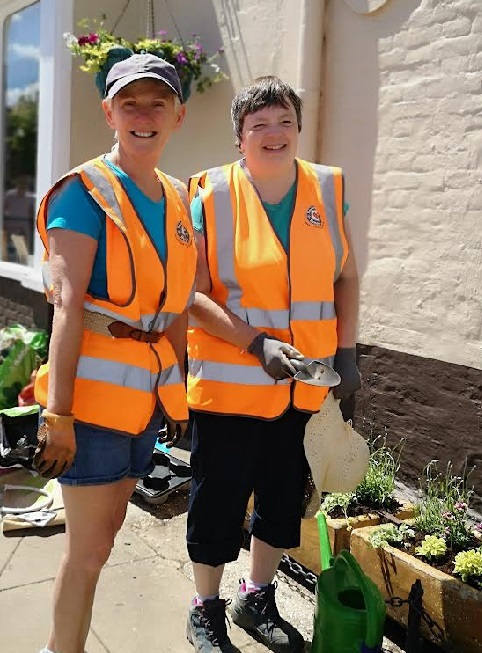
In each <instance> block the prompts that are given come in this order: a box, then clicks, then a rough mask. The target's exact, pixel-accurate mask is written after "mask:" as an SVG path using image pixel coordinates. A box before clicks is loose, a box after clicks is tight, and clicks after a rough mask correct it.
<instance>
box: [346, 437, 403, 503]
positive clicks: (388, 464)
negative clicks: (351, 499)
mask: <svg viewBox="0 0 482 653" xmlns="http://www.w3.org/2000/svg"><path fill="white" fill-rule="evenodd" d="M380 440H381V442H380ZM402 444H403V441H401V442H400V443H399V444H398V445H396V446H395V447H389V446H388V445H387V440H386V436H384V437H383V438H381V437H378V438H375V440H373V441H372V442H371V443H370V462H369V465H368V470H367V473H366V475H365V478H364V479H363V481H362V482H361V483H360V485H359V486H358V487H357V488H356V490H355V495H356V501H357V503H359V504H362V505H365V506H370V507H372V508H390V507H391V506H390V504H391V503H392V502H393V496H394V492H395V476H396V473H397V471H398V469H399V466H400V465H399V461H400V453H401V448H402Z"/></svg>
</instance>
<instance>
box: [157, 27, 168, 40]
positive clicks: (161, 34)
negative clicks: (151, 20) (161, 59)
mask: <svg viewBox="0 0 482 653" xmlns="http://www.w3.org/2000/svg"><path fill="white" fill-rule="evenodd" d="M157 35H158V36H160V37H161V38H162V39H163V38H164V37H165V36H167V30H165V29H161V30H159V31H158V32H157Z"/></svg>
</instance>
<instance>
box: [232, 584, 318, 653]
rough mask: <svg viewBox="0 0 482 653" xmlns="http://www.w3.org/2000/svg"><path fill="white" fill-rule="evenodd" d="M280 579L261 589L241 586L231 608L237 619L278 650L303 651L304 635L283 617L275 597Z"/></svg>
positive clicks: (234, 620) (263, 642) (264, 642)
mask: <svg viewBox="0 0 482 653" xmlns="http://www.w3.org/2000/svg"><path fill="white" fill-rule="evenodd" d="M275 589H276V583H272V584H271V585H268V587H266V588H264V589H262V590H259V591H257V592H244V591H242V589H240V590H239V592H238V595H237V597H236V598H235V600H234V602H233V606H232V608H231V616H232V618H233V622H234V623H235V624H236V625H237V626H239V627H240V628H243V629H244V630H246V632H248V633H249V634H250V635H252V637H254V639H256V640H257V641H259V642H261V643H262V644H264V645H265V646H266V647H267V648H269V649H270V650H271V651H274V653H301V652H302V651H303V649H304V646H305V642H304V639H303V637H302V635H301V633H299V632H298V631H297V630H296V628H295V627H294V626H292V625H291V624H290V623H288V622H287V621H285V620H284V619H282V617H281V616H280V614H279V612H278V608H277V607H276V601H275V596H274V593H275Z"/></svg>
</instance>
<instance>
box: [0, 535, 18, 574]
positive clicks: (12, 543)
mask: <svg viewBox="0 0 482 653" xmlns="http://www.w3.org/2000/svg"><path fill="white" fill-rule="evenodd" d="M20 540H21V538H16V539H9V538H7V537H3V536H2V533H1V530H0V575H1V574H2V571H3V569H5V567H6V566H7V564H8V562H9V561H10V559H11V557H12V556H13V554H14V553H15V551H16V549H17V548H18V546H19V545H20Z"/></svg>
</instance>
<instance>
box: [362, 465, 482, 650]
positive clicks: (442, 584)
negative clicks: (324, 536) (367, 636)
mask: <svg viewBox="0 0 482 653" xmlns="http://www.w3.org/2000/svg"><path fill="white" fill-rule="evenodd" d="M451 472H452V469H451V466H450V465H449V466H448V467H447V469H446V471H445V473H444V474H439V473H438V472H437V471H436V464H435V462H432V463H430V464H429V465H428V467H427V468H426V470H425V474H424V479H423V483H422V496H421V499H420V501H419V503H418V504H417V505H416V506H415V518H414V519H413V520H411V522H410V524H403V525H401V526H399V527H397V526H395V525H393V524H385V525H382V526H378V527H375V528H367V529H362V530H359V531H357V532H356V533H354V534H353V536H352V540H351V543H352V545H351V549H352V553H353V555H355V557H356V558H357V560H358V562H359V563H360V565H361V567H362V568H363V570H364V571H365V573H367V574H368V575H369V576H370V578H371V579H372V580H373V581H374V582H375V583H376V584H377V585H378V587H379V588H380V590H381V591H382V592H383V593H384V595H385V597H386V598H389V597H392V596H399V597H401V598H402V599H405V598H407V596H408V594H409V591H410V587H411V585H412V583H413V582H414V581H415V580H416V579H417V578H419V579H420V580H421V581H422V587H423V590H424V594H423V604H424V608H425V609H426V611H427V612H428V614H429V616H430V617H431V618H432V619H433V620H434V621H436V622H437V624H438V625H439V626H440V627H441V629H442V631H443V632H444V633H445V635H446V637H447V639H448V640H449V641H450V642H451V643H452V644H454V645H455V646H456V647H457V648H456V650H460V651H464V653H482V638H481V637H480V632H481V631H480V621H478V620H477V618H476V615H480V614H482V591H481V590H482V547H481V539H480V536H477V532H480V531H481V530H482V526H481V525H477V526H474V525H473V524H471V523H470V520H469V519H468V506H469V501H470V497H471V491H470V490H468V489H467V487H466V480H465V479H463V478H461V477H458V476H453V475H452V473H451ZM388 611H389V614H390V615H391V616H392V617H393V618H394V619H396V620H397V621H400V622H401V623H403V624H405V625H406V623H407V610H400V609H398V608H397V609H395V610H394V609H393V608H391V607H390V606H389V608H388ZM423 629H424V634H425V636H426V637H428V638H432V637H433V636H432V633H431V632H430V631H429V630H428V629H427V628H426V624H425V623H424V624H423Z"/></svg>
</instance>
